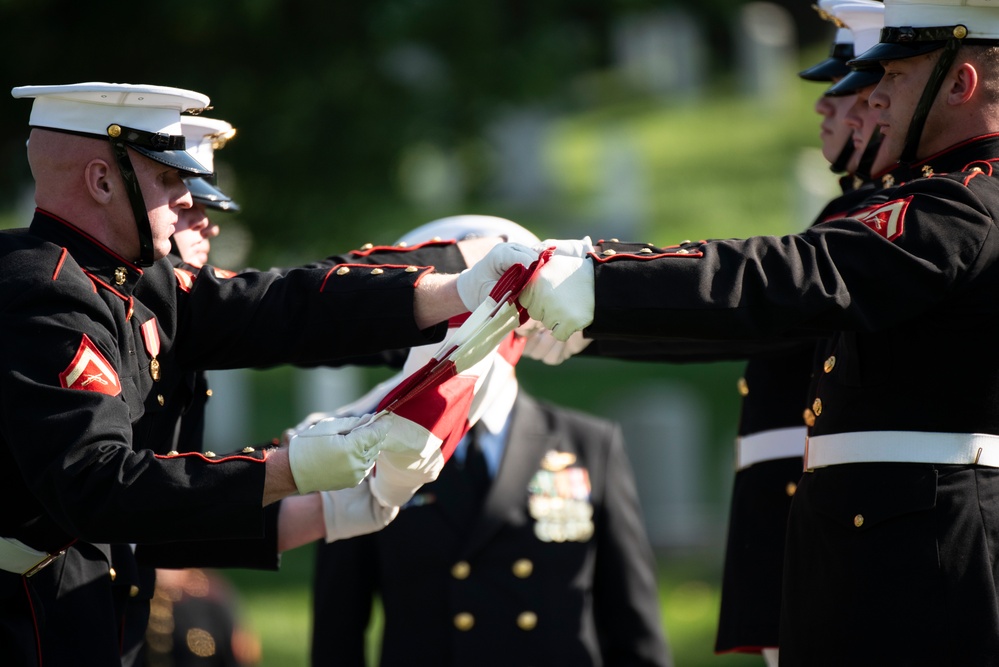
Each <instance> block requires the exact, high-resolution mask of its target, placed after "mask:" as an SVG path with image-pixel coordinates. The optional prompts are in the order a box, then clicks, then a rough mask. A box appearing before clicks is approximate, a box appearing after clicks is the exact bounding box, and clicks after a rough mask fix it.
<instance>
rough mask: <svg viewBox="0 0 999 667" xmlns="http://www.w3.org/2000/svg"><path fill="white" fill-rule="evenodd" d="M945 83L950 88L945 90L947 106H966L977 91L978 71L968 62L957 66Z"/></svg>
mask: <svg viewBox="0 0 999 667" xmlns="http://www.w3.org/2000/svg"><path fill="white" fill-rule="evenodd" d="M947 81H948V82H949V83H950V88H949V89H948V90H947V104H949V105H951V106H960V105H962V104H967V103H968V101H969V100H970V99H971V98H972V97H973V96H974V94H975V91H976V90H978V70H976V69H975V66H974V65H972V64H971V63H969V62H963V63H960V64H958V65H957V66H956V67H955V68H954V69H953V70H951V75H950V77H948V79H947Z"/></svg>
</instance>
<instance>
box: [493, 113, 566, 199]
mask: <svg viewBox="0 0 999 667" xmlns="http://www.w3.org/2000/svg"><path fill="white" fill-rule="evenodd" d="M551 120H552V119H551V116H550V115H549V114H548V113H545V112H544V111H541V110H539V109H530V108H524V109H514V110H510V111H508V112H506V113H504V114H502V115H500V116H499V117H497V119H496V121H495V122H493V123H492V125H491V126H490V127H489V128H488V129H487V131H486V137H487V141H488V142H489V146H490V149H491V150H492V152H493V155H494V159H495V165H496V168H495V170H494V177H493V185H492V190H493V193H492V194H493V195H494V196H495V197H497V198H498V199H501V200H505V201H507V202H510V203H512V204H521V205H531V204H538V203H541V202H543V201H544V200H545V198H546V197H548V195H549V194H550V191H551V182H550V179H549V176H548V168H547V165H546V164H545V155H544V148H545V144H546V142H547V139H548V131H549V127H550V124H551Z"/></svg>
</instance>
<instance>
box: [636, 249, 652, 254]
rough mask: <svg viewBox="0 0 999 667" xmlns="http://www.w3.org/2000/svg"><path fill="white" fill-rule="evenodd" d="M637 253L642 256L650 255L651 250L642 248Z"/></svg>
mask: <svg viewBox="0 0 999 667" xmlns="http://www.w3.org/2000/svg"><path fill="white" fill-rule="evenodd" d="M638 252H639V253H640V254H642V255H651V254H652V248H642V249H641V250H639V251H638Z"/></svg>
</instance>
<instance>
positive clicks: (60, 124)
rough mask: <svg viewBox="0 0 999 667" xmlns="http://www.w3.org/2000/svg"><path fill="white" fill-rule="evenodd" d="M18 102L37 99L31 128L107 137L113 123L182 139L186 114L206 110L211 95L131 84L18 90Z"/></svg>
mask: <svg viewBox="0 0 999 667" xmlns="http://www.w3.org/2000/svg"><path fill="white" fill-rule="evenodd" d="M10 92H11V95H13V96H14V97H16V98H26V97H27V98H34V100H35V101H34V104H32V106H31V117H30V119H29V120H28V124H29V125H31V126H33V127H46V128H51V129H55V130H70V131H73V132H85V133H87V134H96V135H99V136H102V137H103V136H107V128H108V126H109V125H111V124H118V125H121V126H123V127H130V128H134V129H137V130H144V131H146V132H158V133H163V134H172V135H179V134H180V114H181V112H182V111H190V110H201V109H204V108H205V107H207V106H208V104H209V102H210V100H209V98H208V97H207V96H206V95H202V94H201V93H196V92H194V91H191V90H183V89H181V88H170V87H167V86H150V85H145V84H129V83H101V82H91V83H72V84H67V85H61V86H19V87H17V88H14V89H13V90H11V91H10Z"/></svg>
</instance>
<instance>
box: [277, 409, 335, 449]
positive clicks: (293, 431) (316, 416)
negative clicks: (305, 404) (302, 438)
mask: <svg viewBox="0 0 999 667" xmlns="http://www.w3.org/2000/svg"><path fill="white" fill-rule="evenodd" d="M334 416H335V415H334V414H333V413H332V412H310V413H309V414H308V415H306V417H305V419H303V420H302V421H300V422H298V423H297V424H295V425H294V426H292V427H291V428H286V429H285V430H284V432H283V433H282V434H281V442H282V443H284V444H285V445H287V444H288V443H289V442H291V438H292V436H294V435H297V434H299V433H301V432H302V431H304V430H305V429H307V428H309V427H310V426H312V425H313V424H315V423H316V422H317V421H320V420H322V419H329V418H331V417H334Z"/></svg>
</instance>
